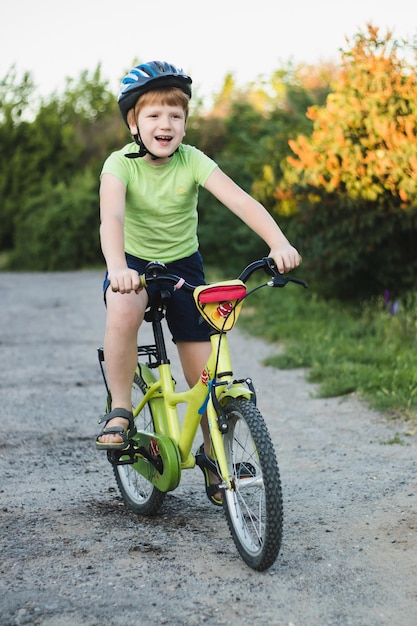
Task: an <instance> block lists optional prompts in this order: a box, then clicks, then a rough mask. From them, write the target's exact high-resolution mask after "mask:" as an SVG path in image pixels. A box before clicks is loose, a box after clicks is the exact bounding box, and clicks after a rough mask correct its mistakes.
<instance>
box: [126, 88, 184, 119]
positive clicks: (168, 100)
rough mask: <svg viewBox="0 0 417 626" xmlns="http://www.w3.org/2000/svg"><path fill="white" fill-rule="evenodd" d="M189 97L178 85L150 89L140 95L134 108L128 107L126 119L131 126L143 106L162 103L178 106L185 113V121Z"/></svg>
mask: <svg viewBox="0 0 417 626" xmlns="http://www.w3.org/2000/svg"><path fill="white" fill-rule="evenodd" d="M189 102H190V98H189V96H187V94H185V93H184V92H183V91H182V89H179V88H178V87H161V88H159V89H152V90H151V91H147V92H146V93H144V94H143V95H142V96H140V97H139V98H138V99H137V101H136V104H135V108H134V109H130V110H129V111H128V113H127V121H128V123H129V124H132V126H134V125H136V119H137V117H138V115H139V113H140V112H141V110H142V109H143V108H144V107H145V106H152V105H154V104H162V105H168V106H180V107H182V109H183V110H184V113H185V121H187V117H188V110H189Z"/></svg>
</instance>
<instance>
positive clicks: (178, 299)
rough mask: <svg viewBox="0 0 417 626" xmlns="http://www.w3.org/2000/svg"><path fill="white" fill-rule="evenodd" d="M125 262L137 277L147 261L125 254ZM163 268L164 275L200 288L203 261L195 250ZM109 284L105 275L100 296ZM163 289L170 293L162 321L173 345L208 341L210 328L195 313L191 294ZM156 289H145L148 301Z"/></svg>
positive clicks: (195, 309)
mask: <svg viewBox="0 0 417 626" xmlns="http://www.w3.org/2000/svg"><path fill="white" fill-rule="evenodd" d="M126 261H127V266H128V267H129V268H130V269H133V270H136V271H137V272H138V273H139V274H144V272H145V267H146V265H147V263H148V262H149V261H145V260H144V259H139V258H137V257H135V256H132V255H131V254H127V253H126ZM165 265H166V267H167V269H168V272H170V273H172V274H177V275H178V276H181V277H182V278H184V279H185V280H186V281H187V282H188V283H191V284H192V285H203V284H205V282H206V281H205V277H204V269H203V259H202V257H201V254H200V252H198V251H197V252H195V253H194V254H192V255H191V256H189V257H187V258H185V259H180V260H179V261H173V262H172V263H165ZM109 285H110V281H109V279H108V276H107V272H106V277H105V279H104V283H103V291H104V297H105V294H106V290H107V288H108V287H109ZM165 288H167V289H169V291H170V292H171V297H170V298H169V299H168V303H167V310H166V320H167V324H168V328H169V330H170V332H171V335H172V339H173V341H174V343H176V342H177V341H209V335H210V331H211V328H210V326H209V325H208V324H207V323H206V322H205V321H204V320H203V319H202V317H201V315H200V313H199V311H198V310H197V307H196V305H195V302H194V299H193V295H192V294H191V293H187V292H186V291H183V290H182V289H178V290H176V291H174V288H173V285H164V289H165ZM158 289H160V286H159V287H158V285H157V284H155V283H153V284H151V285H149V286H148V287H146V291H147V292H148V296H149V302H151V301H152V298H153V296H154V295H155V293H156V292H157V291H158Z"/></svg>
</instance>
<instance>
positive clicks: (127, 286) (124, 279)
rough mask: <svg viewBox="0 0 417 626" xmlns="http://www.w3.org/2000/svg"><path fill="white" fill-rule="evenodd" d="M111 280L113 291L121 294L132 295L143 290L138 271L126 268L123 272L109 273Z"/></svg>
mask: <svg viewBox="0 0 417 626" xmlns="http://www.w3.org/2000/svg"><path fill="white" fill-rule="evenodd" d="M108 276H109V280H110V286H111V290H112V291H114V292H116V291H118V292H119V293H130V292H131V291H135V292H136V293H139V291H140V290H141V289H142V287H140V283H139V274H138V273H137V271H136V270H131V269H130V268H128V267H126V268H123V269H121V270H114V271H112V272H109V275H108Z"/></svg>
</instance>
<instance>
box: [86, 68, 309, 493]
mask: <svg viewBox="0 0 417 626" xmlns="http://www.w3.org/2000/svg"><path fill="white" fill-rule="evenodd" d="M190 98H191V78H190V77H189V76H187V75H186V74H184V72H183V71H182V70H180V69H178V68H176V67H175V66H174V65H171V64H169V63H166V62H163V63H160V62H158V61H151V62H149V63H146V64H142V65H138V66H136V67H134V68H133V69H132V70H131V71H130V72H129V74H128V75H127V76H126V77H125V78H124V79H123V81H122V84H121V91H120V95H119V99H118V102H119V107H120V111H121V113H122V116H123V118H124V120H125V122H126V124H127V126H128V127H129V129H130V132H131V134H132V136H133V139H134V142H132V143H131V144H128V145H127V146H126V147H125V148H123V149H122V150H120V151H118V152H114V153H113V154H111V155H110V157H109V158H108V159H107V160H106V162H105V164H104V166H103V170H102V175H101V186H100V216H101V226H100V236H101V246H102V251H103V255H104V258H105V260H106V264H107V274H106V278H105V282H104V292H105V298H106V305H107V319H106V330H105V339H104V354H105V359H106V368H107V375H108V381H109V387H110V389H111V392H112V411H111V412H110V413H109V414H108V415H106V416H104V418H103V421H104V422H105V425H104V427H103V430H102V431H101V433H100V434H99V436H98V437H97V441H96V446H97V448H99V449H102V450H109V449H123V448H124V447H126V445H127V443H128V439H129V431H131V432H132V433H133V432H134V423H133V417H132V412H131V409H132V405H131V387H132V380H133V375H134V371H135V368H136V362H137V333H138V330H139V327H140V325H141V323H142V321H143V318H144V313H145V309H146V307H147V304H148V298H149V297H150V296H151V295H152V294H151V292H150V290H144V289H140V288H139V278H138V274H139V273H143V272H144V269H145V266H146V264H147V262H148V261H153V260H158V261H162V262H163V263H165V264H166V265H167V267H168V271H171V272H172V273H174V274H178V275H180V276H182V277H184V278H185V280H187V281H188V282H190V283H192V284H203V283H204V273H203V265H202V259H201V256H200V253H199V250H198V239H197V196H198V186H199V185H201V186H203V187H205V188H206V189H207V190H208V191H209V192H211V193H212V194H213V195H214V196H215V197H216V198H217V199H218V200H219V201H220V202H222V203H223V204H224V205H225V206H226V207H227V208H228V209H230V210H231V211H232V212H233V213H234V214H235V215H237V216H238V217H239V218H240V219H241V220H243V221H244V222H245V223H246V224H247V225H248V226H249V227H250V228H251V229H252V230H253V231H254V232H255V233H257V234H258V235H259V236H260V237H261V238H262V239H263V240H264V241H265V242H266V243H267V244H268V246H269V247H270V249H271V251H270V256H271V257H272V258H273V259H274V260H275V263H276V265H277V267H278V270H279V271H280V272H282V273H283V272H288V271H290V270H292V269H293V268H294V267H297V266H298V265H299V264H300V262H301V257H300V255H299V254H298V252H297V250H296V249H295V248H293V247H292V246H291V245H290V243H289V242H288V241H287V239H286V238H285V236H284V235H283V233H282V232H281V230H280V229H279V227H278V226H277V224H276V223H275V221H274V220H273V218H272V217H271V216H270V215H269V213H268V212H267V211H266V209H264V207H263V206H262V205H261V204H260V203H259V202H257V201H256V200H255V199H253V198H252V197H251V196H249V195H248V194H247V193H246V192H245V191H243V190H242V189H241V188H240V187H238V186H237V185H236V184H235V183H234V182H233V181H232V180H231V179H230V178H228V176H226V174H224V173H223V172H222V171H221V170H220V169H219V167H218V166H217V165H216V163H214V161H212V160H211V159H210V158H208V157H207V156H206V155H205V154H203V153H202V152H200V151H199V150H197V149H196V148H194V147H192V146H188V145H184V144H182V143H181V142H182V139H183V137H184V135H185V126H186V121H187V115H188V104H189V100H190ZM109 287H110V289H109ZM167 323H168V326H169V328H170V331H171V334H172V337H173V341H174V342H175V343H176V346H177V349H178V352H179V357H180V360H181V365H182V368H183V371H184V376H185V379H186V381H187V383H188V385H190V386H193V385H194V384H195V383H196V382H197V381H198V379H199V377H200V374H201V372H202V371H203V369H204V365H205V363H206V360H207V358H208V356H209V354H210V350H211V344H210V342H209V338H208V332H209V330H208V326H206V325H205V324H201V323H200V319H199V313H198V311H197V309H196V307H195V304H194V301H193V299H192V295H190V294H187V293H185V292H182V291H181V290H178V291H176V292H175V293H174V294H173V295H172V297H171V298H170V300H169V304H168V309H167ZM202 429H203V435H204V450H205V453H206V454H209V448H210V442H209V435H208V426H207V421H206V420H204V419H203V420H202ZM213 482H214V480H213ZM210 499H211V500H212V501H213V502H214V503H218V502H219V498H218V497H217V498H216V494H214V495H212V497H210Z"/></svg>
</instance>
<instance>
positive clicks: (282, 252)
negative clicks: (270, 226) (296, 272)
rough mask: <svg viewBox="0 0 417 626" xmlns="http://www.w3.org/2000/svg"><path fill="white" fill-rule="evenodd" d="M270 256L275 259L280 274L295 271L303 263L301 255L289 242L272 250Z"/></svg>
mask: <svg viewBox="0 0 417 626" xmlns="http://www.w3.org/2000/svg"><path fill="white" fill-rule="evenodd" d="M269 255H270V256H271V257H272V258H273V259H274V261H275V264H276V266H277V268H278V271H279V273H280V274H285V272H289V271H290V270H293V269H294V268H295V267H298V266H299V265H300V264H301V262H302V258H301V255H300V253H299V252H298V250H296V249H295V248H294V247H293V246H292V245H291V244H290V243H289V242H288V241H286V242H284V243H282V244H280V245H278V246H275V247H274V248H272V249H271V251H270V253H269Z"/></svg>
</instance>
